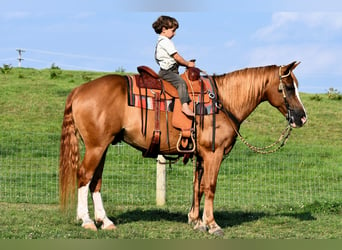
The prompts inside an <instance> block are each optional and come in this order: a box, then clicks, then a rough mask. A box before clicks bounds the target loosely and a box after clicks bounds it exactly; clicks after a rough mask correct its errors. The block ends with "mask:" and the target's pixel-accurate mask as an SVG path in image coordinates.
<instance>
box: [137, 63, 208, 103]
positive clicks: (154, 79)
mask: <svg viewBox="0 0 342 250" xmlns="http://www.w3.org/2000/svg"><path fill="white" fill-rule="evenodd" d="M137 69H138V72H139V75H140V80H139V81H137V85H138V87H139V88H147V89H155V90H163V91H165V93H166V94H168V95H170V96H172V97H175V98H179V97H178V92H177V89H176V88H175V87H174V86H173V85H172V84H171V83H170V82H168V81H165V80H163V79H162V78H160V76H159V75H158V74H157V73H156V72H155V71H154V70H153V69H151V68H149V67H147V66H139V67H138V68H137ZM200 72H201V71H200V69H198V68H188V69H187V71H185V72H184V73H183V74H182V75H181V77H182V78H183V79H184V80H185V82H186V84H187V86H188V91H189V96H190V99H192V96H191V90H192V91H193V92H194V93H196V94H197V95H198V94H199V93H200V92H201V86H200V84H194V83H192V82H191V83H190V82H189V81H190V80H191V81H199V79H200ZM190 84H191V86H190ZM202 91H204V92H206V91H207V89H206V88H205V89H204V90H202Z"/></svg>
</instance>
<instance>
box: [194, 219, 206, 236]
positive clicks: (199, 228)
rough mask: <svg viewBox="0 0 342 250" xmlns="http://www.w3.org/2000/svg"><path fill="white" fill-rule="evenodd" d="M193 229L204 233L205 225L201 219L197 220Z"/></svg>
mask: <svg viewBox="0 0 342 250" xmlns="http://www.w3.org/2000/svg"><path fill="white" fill-rule="evenodd" d="M194 230H196V231H200V232H204V233H206V232H207V226H206V225H205V224H204V223H203V222H202V221H201V220H198V221H197V223H196V225H195V226H194Z"/></svg>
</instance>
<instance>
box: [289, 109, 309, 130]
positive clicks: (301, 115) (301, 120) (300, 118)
mask: <svg viewBox="0 0 342 250" xmlns="http://www.w3.org/2000/svg"><path fill="white" fill-rule="evenodd" d="M286 119H287V120H288V122H289V124H290V125H291V127H293V128H300V127H302V126H303V125H304V124H305V123H306V121H307V118H306V114H305V112H303V111H300V112H296V111H294V110H290V111H289V112H288V114H287V115H286Z"/></svg>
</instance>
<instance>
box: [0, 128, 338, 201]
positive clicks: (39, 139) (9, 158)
mask: <svg viewBox="0 0 342 250" xmlns="http://www.w3.org/2000/svg"><path fill="white" fill-rule="evenodd" d="M59 138H60V135H59V134H54V133H30V134H27V133H20V132H0V201H1V202H18V203H19V202H25V203H44V204H48V203H58V200H59V198H58V162H59ZM337 152H338V150H336V149H335V150H329V149H327V148H326V147H324V148H323V147H322V146H321V145H293V144H291V142H289V143H288V144H287V145H286V146H285V147H284V148H283V149H282V150H280V151H279V152H277V153H274V154H272V155H258V154H255V153H253V152H251V151H249V149H247V148H246V147H245V146H244V145H243V144H242V143H240V142H237V143H236V145H235V148H234V149H233V151H232V152H231V153H230V154H229V156H228V157H227V158H226V159H225V160H224V162H223V164H222V166H221V169H220V173H219V177H218V183H217V189H216V195H215V206H216V207H253V206H258V207H260V206H261V207H264V206H265V207H268V206H281V205H290V206H299V207H301V206H305V205H306V204H310V203H312V202H316V201H318V202H342V195H341V194H342V166H341V164H340V163H341V162H342V159H341V155H340V153H337ZM192 181H193V166H192V162H191V161H190V162H189V163H188V164H187V165H183V163H182V162H181V161H179V162H178V163H177V164H173V165H172V166H168V167H167V205H180V206H182V205H189V206H190V205H191V201H192ZM102 194H103V199H104V201H105V203H111V204H115V205H154V204H155V195H156V160H155V159H147V158H143V157H142V155H141V152H139V151H137V150H135V149H133V148H132V147H130V146H128V145H126V144H118V145H116V146H110V148H109V150H108V154H107V159H106V164H105V168H104V173H103V184H102Z"/></svg>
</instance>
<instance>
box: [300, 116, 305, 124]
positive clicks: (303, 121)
mask: <svg viewBox="0 0 342 250" xmlns="http://www.w3.org/2000/svg"><path fill="white" fill-rule="evenodd" d="M301 120H302V123H303V124H305V123H306V117H305V116H303V117H302V119H301Z"/></svg>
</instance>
